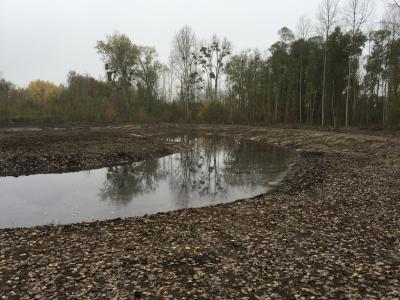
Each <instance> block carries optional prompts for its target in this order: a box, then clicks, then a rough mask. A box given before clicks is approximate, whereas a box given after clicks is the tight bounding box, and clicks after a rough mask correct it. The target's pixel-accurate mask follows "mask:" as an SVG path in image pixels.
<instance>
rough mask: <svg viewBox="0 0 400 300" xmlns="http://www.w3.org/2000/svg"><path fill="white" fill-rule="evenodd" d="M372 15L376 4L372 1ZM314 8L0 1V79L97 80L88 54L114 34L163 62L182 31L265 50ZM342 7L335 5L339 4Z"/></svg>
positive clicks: (135, 0) (258, 1) (215, 2)
mask: <svg viewBox="0 0 400 300" xmlns="http://www.w3.org/2000/svg"><path fill="white" fill-rule="evenodd" d="M373 1H374V2H376V3H375V5H376V8H377V9H376V10H377V11H378V12H377V13H376V14H378V13H380V12H379V11H381V10H382V4H381V2H380V1H381V0H373ZM319 2H320V0H202V1H193V0H0V72H2V73H3V76H4V77H5V78H6V79H7V80H11V81H12V82H14V83H16V84H17V85H20V86H23V85H26V84H27V83H29V81H31V80H34V79H45V80H51V81H54V82H56V83H63V82H65V80H66V76H67V74H68V72H69V71H70V70H75V71H78V72H80V73H88V74H90V75H92V76H94V77H96V78H100V77H102V76H103V73H104V72H103V66H102V63H101V60H100V57H99V55H98V54H97V53H96V50H95V49H94V46H95V45H96V41H97V40H100V39H104V37H105V35H106V34H109V33H112V32H114V31H119V32H121V33H125V34H127V35H128V36H129V37H130V38H131V39H132V40H133V41H134V42H135V43H137V44H140V45H146V46H154V47H156V48H157V50H158V52H159V53H160V59H161V60H162V61H163V62H167V61H168V56H169V51H170V47H171V41H172V37H173V35H174V33H175V32H176V31H177V30H178V29H179V28H181V27H182V26H184V25H190V26H191V27H192V28H193V30H194V31H195V32H196V34H197V35H198V36H199V37H200V38H208V37H210V36H211V35H212V34H213V33H216V34H217V35H219V36H226V37H228V39H230V40H231V41H232V42H233V44H234V46H235V50H240V49H244V48H259V49H262V50H264V49H267V48H268V47H269V46H270V45H271V44H272V43H274V42H275V41H276V39H277V34H276V33H277V31H278V30H279V29H280V28H281V27H283V26H288V27H289V28H291V29H293V30H294V29H295V27H296V24H297V21H298V19H299V17H300V16H301V15H303V14H307V15H309V16H310V17H312V18H313V19H315V18H314V17H315V13H316V10H317V7H318V4H319ZM342 2H343V0H342Z"/></svg>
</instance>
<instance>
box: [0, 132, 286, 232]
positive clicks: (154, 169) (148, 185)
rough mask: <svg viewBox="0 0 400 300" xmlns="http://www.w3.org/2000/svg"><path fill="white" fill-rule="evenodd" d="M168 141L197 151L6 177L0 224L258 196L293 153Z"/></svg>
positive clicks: (139, 212) (234, 143) (211, 140)
mask: <svg viewBox="0 0 400 300" xmlns="http://www.w3.org/2000/svg"><path fill="white" fill-rule="evenodd" d="M168 139H169V140H174V141H177V142H182V143H185V144H187V145H189V146H190V149H191V150H189V151H185V152H182V153H176V154H173V155H170V156H167V157H163V158H156V159H149V160H145V161H141V162H135V163H132V164H129V165H124V166H115V167H111V168H103V169H98V170H92V171H82V172H76V173H66V174H47V175H32V176H23V177H18V178H14V177H2V178H0V228H12V227H31V226H37V225H45V224H70V223H77V222H83V221H93V220H106V219H115V218H126V217H133V216H143V215H145V214H154V213H157V212H166V211H173V210H176V209H181V208H190V207H202V206H209V205H215V204H220V203H227V202H232V201H235V200H238V199H244V198H249V197H254V196H257V195H260V194H263V193H266V192H268V191H270V190H271V189H272V188H273V187H274V186H275V185H277V184H278V183H279V182H280V181H282V179H283V178H284V177H285V175H286V173H287V171H288V168H289V164H290V161H291V160H292V158H293V153H292V152H290V151H288V150H285V149H282V148H278V147H275V146H271V145H267V144H262V143H257V142H254V141H246V140H239V139H232V138H226V137H217V136H200V137H199V136H190V135H182V136H175V137H169V138H168Z"/></svg>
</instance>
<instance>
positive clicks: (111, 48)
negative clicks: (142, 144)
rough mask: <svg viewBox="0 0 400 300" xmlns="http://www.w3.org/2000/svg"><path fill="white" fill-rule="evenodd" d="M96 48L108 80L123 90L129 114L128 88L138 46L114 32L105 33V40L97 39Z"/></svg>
mask: <svg viewBox="0 0 400 300" xmlns="http://www.w3.org/2000/svg"><path fill="white" fill-rule="evenodd" d="M96 49H97V52H98V53H99V54H101V56H102V59H103V61H104V66H105V70H106V72H107V78H108V80H109V81H112V82H114V83H116V84H117V85H118V86H119V87H120V88H121V89H122V90H123V93H124V98H125V105H126V109H127V113H128V115H129V114H130V112H131V104H130V101H129V97H128V89H129V87H130V86H131V85H132V81H133V79H134V78H135V76H136V74H137V65H138V57H139V54H140V50H139V47H138V46H136V45H135V44H133V43H132V42H131V40H130V39H129V37H128V36H127V35H125V34H120V33H118V32H115V33H113V34H112V35H107V37H106V40H105V41H98V42H97V45H96Z"/></svg>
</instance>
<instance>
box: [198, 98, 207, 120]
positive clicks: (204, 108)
mask: <svg viewBox="0 0 400 300" xmlns="http://www.w3.org/2000/svg"><path fill="white" fill-rule="evenodd" d="M207 111H208V102H201V103H200V106H199V111H198V112H197V118H198V119H199V120H202V119H203V118H204V115H205V114H206V113H207Z"/></svg>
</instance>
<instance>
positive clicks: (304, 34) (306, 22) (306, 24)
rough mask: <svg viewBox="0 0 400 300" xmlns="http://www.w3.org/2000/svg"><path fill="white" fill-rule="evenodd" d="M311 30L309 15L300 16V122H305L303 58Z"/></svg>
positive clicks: (298, 26)
mask: <svg viewBox="0 0 400 300" xmlns="http://www.w3.org/2000/svg"><path fill="white" fill-rule="evenodd" d="M310 31H311V19H310V18H309V17H308V16H305V15H303V16H302V17H300V19H299V22H298V24H297V35H298V36H299V38H300V39H301V40H302V44H301V55H300V76H299V77H300V78H299V80H300V84H299V122H300V124H302V123H303V111H302V108H303V60H304V59H303V58H304V43H305V41H306V39H307V38H308V36H309V34H310Z"/></svg>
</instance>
